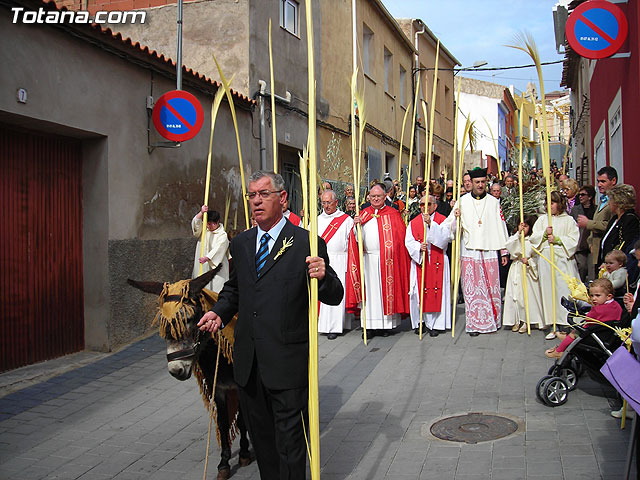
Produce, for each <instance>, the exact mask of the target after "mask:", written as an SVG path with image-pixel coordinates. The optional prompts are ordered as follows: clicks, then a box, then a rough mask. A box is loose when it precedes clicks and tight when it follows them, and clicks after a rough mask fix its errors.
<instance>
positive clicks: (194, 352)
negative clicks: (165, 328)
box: [167, 330, 202, 362]
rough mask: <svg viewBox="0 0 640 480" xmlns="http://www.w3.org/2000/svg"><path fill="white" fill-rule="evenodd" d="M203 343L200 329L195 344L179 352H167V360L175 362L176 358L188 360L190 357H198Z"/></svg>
mask: <svg viewBox="0 0 640 480" xmlns="http://www.w3.org/2000/svg"><path fill="white" fill-rule="evenodd" d="M201 343H202V330H198V335H196V340H195V342H193V344H192V345H191V346H190V347H188V348H184V349H182V350H178V351H177V352H171V353H167V362H173V361H174V360H186V359H188V358H193V357H197V356H198V353H200V345H201Z"/></svg>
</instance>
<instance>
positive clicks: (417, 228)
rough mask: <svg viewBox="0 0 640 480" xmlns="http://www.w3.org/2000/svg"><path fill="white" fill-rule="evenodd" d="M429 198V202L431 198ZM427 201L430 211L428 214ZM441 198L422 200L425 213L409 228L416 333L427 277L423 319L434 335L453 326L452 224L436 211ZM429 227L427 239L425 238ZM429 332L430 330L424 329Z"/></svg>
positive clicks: (413, 320) (430, 332)
mask: <svg viewBox="0 0 640 480" xmlns="http://www.w3.org/2000/svg"><path fill="white" fill-rule="evenodd" d="M427 200H428V201H427ZM425 201H426V203H427V208H426V210H427V213H425ZM436 208H438V201H437V200H436V197H434V196H433V195H425V196H424V197H422V198H421V199H420V211H421V212H422V214H421V215H418V216H417V217H416V218H414V219H413V220H412V221H411V222H410V223H409V226H408V227H407V233H406V236H405V246H406V247H407V251H408V252H409V256H410V257H411V274H410V275H411V277H410V281H409V302H410V307H411V326H412V327H413V329H414V332H415V333H419V327H420V286H419V285H420V284H422V279H423V278H424V280H425V293H424V294H423V299H422V305H423V307H422V311H423V315H422V320H423V322H425V326H426V330H427V331H428V332H429V335H430V336H431V337H437V336H438V334H439V333H441V332H444V331H445V330H446V329H448V328H451V274H450V271H449V270H450V268H449V257H448V256H447V246H448V245H449V240H450V238H451V229H450V226H449V225H448V224H446V223H444V224H443V222H445V221H446V217H445V216H444V215H441V214H440V213H438V212H436ZM425 224H426V225H427V226H426V231H427V235H426V241H425V240H423V237H424V230H425ZM425 252H426V254H427V260H426V261H425V265H426V267H427V270H426V272H425V273H424V277H423V276H422V263H423V255H424V254H425ZM424 333H426V332H424Z"/></svg>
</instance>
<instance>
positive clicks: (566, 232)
mask: <svg viewBox="0 0 640 480" xmlns="http://www.w3.org/2000/svg"><path fill="white" fill-rule="evenodd" d="M566 205H567V200H566V198H565V197H564V196H563V195H560V193H558V192H556V191H554V192H551V215H552V216H553V221H552V225H549V219H548V216H547V215H541V216H540V217H539V218H538V220H536V223H535V224H534V226H533V233H532V234H531V237H530V241H531V245H532V246H533V247H535V248H537V249H538V250H539V251H540V252H541V253H542V254H543V255H544V256H545V257H546V258H548V259H551V244H553V245H554V252H555V257H554V260H555V262H554V263H555V265H556V267H557V268H559V269H560V271H562V272H565V273H566V274H567V275H569V277H576V278H579V277H580V274H579V273H578V265H577V264H576V261H575V259H574V258H573V254H574V253H576V249H577V247H578V240H579V238H580V231H579V230H578V225H577V224H576V222H575V220H574V219H573V218H571V217H570V216H569V215H567V213H566ZM538 272H539V277H540V281H539V282H538V285H540V299H541V300H540V303H541V304H542V312H543V314H544V315H543V317H542V319H541V323H542V328H545V329H549V330H551V328H550V327H551V325H553V323H554V322H553V313H554V305H553V294H552V290H551V289H552V278H551V277H552V276H555V289H556V294H555V300H556V305H555V313H556V322H555V323H556V324H557V325H567V314H568V313H569V312H568V311H567V310H566V309H565V308H564V307H563V306H562V304H561V303H560V299H561V298H562V297H563V296H565V297H568V296H569V295H570V294H571V292H570V290H569V286H568V285H567V283H566V282H565V281H564V279H563V278H562V277H561V276H560V274H559V273H557V272H556V271H555V269H554V268H553V267H552V266H551V265H550V264H549V263H548V262H547V261H546V260H545V259H543V258H539V259H538ZM545 338H546V339H547V340H553V339H554V338H556V336H555V333H554V332H553V331H549V333H548V334H547V336H546V337H545Z"/></svg>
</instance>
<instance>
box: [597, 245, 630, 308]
mask: <svg viewBox="0 0 640 480" xmlns="http://www.w3.org/2000/svg"><path fill="white" fill-rule="evenodd" d="M626 265H627V256H626V255H625V254H624V252H623V251H621V250H611V251H610V252H609V253H607V254H606V255H605V257H604V264H603V265H602V266H601V267H600V268H601V269H602V268H603V269H604V271H603V273H602V278H607V279H609V280H610V281H611V283H612V284H613V290H614V295H615V296H616V297H621V296H622V295H624V294H625V293H627V288H626V287H627V269H626V268H625V266H626Z"/></svg>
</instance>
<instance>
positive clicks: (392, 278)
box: [360, 205, 411, 315]
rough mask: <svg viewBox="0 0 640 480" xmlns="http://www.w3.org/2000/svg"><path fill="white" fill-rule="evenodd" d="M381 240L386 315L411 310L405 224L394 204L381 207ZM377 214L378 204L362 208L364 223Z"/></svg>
mask: <svg viewBox="0 0 640 480" xmlns="http://www.w3.org/2000/svg"><path fill="white" fill-rule="evenodd" d="M377 217H378V222H377V224H378V240H379V242H380V276H381V278H382V301H383V307H384V314H385V315H392V314H396V313H398V314H401V315H408V313H409V283H408V282H409V271H410V270H409V267H410V265H411V263H410V258H409V254H408V252H407V249H406V248H405V246H404V236H405V232H406V226H405V224H404V221H403V220H402V216H401V215H400V213H399V212H398V211H397V210H396V209H395V208H393V207H389V206H386V205H385V206H383V207H382V208H381V209H380V210H378V214H377ZM372 218H376V215H375V208H373V207H371V206H370V207H367V208H365V209H364V210H362V211H361V212H360V219H361V220H362V225H364V224H366V223H367V222H368V221H369V220H371V219H372Z"/></svg>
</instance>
